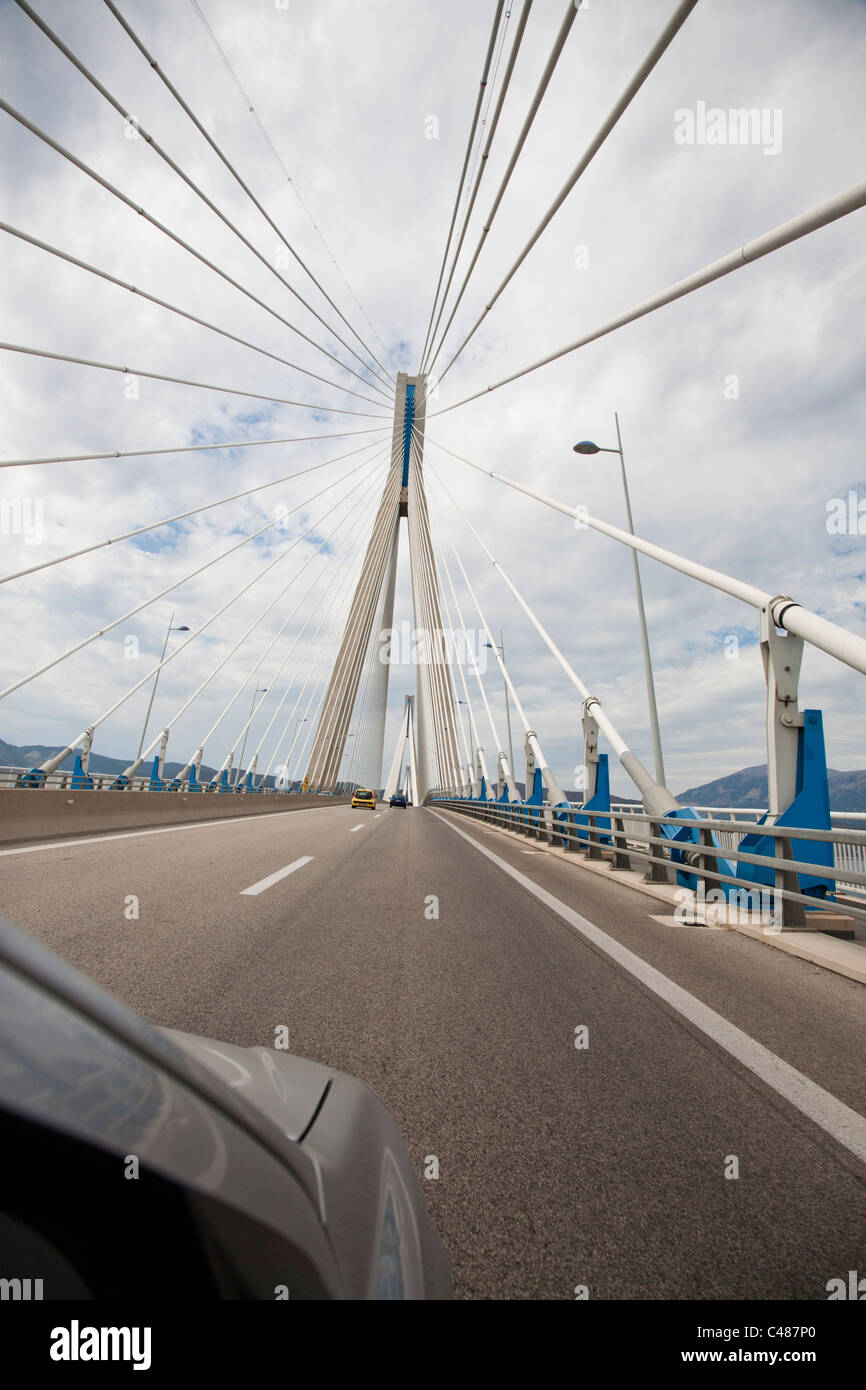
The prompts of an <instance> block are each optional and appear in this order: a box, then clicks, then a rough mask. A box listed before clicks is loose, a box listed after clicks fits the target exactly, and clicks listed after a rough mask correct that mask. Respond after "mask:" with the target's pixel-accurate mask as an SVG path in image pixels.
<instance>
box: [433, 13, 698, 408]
mask: <svg viewBox="0 0 866 1390" xmlns="http://www.w3.org/2000/svg"><path fill="white" fill-rule="evenodd" d="M697 3H698V0H680V4H679V5H678V6H677V8H676V10H675V11H674V13H673V15H672V16H671V18H670V19H669V20H668V23H667V24H666V25H665V27H664V29H663V30H662V32H661V34H660V35H659V37H658V38H657V39H656V41H655V43H654V44H653V46H652V48H651V49H650V51H649V53H648V54H647V56H646V57H645V58H644V60H643V62H642V63H641V65H640V67H639V68H638V69H637V72H636V73H635V74H634V76H633V77H632V79H631V81H630V82H629V83H628V85H627V86H626V88H625V91H624V92H623V93H622V95H621V96H620V98H619V100H618V101H617V103H616V105H615V106H614V107H613V110H612V111H611V112H610V113H609V115H608V117H607V119H606V120H605V121H604V123H603V124H602V125H601V126H600V128H599V129H598V131H597V132H596V134H595V136H594V137H593V139H592V140H591V141H590V143H589V144H588V145H587V147H586V149H585V150H584V153H583V155H582V157H581V159H580V161H579V163H578V164H577V165H576V166H575V168H574V169H573V170H572V172H571V173H570V174H569V176H568V178H567V179H566V181H565V183H564V184H563V186H562V188H561V189H560V190H559V192H558V193H557V195H556V197H555V198H554V200H553V202H552V203H551V205H550V207H549V208H548V209H547V212H546V213H545V214H544V217H543V218H542V219H541V221H540V222H539V224H538V226H537V227H536V229H535V231H534V232H533V233H532V236H531V237H530V238H529V241H528V242H527V243H526V245H525V246H524V248H523V250H522V251H521V253H520V255H519V256H518V257H517V260H516V261H515V262H514V264H513V265H512V266H511V269H510V270H509V271H508V273H507V274H506V276H505V278H504V279H503V280H502V282H501V284H500V285H499V288H498V289H497V290H496V291H495V293H494V294H493V296H492V298H491V299H490V300H489V301H488V302H487V304H486V305H485V307H484V311H483V313H482V314H481V315H480V316H479V318H478V319H477V320H476V322H475V323H474V324H473V326H472V328H471V329H470V330H469V332H468V334H467V335H466V337H465V338H464V339H463V342H462V343H461V344H460V346H459V347H458V349H457V351H456V352H455V354H454V356H453V357H452V358H451V360H450V362H449V363H448V365H447V367H445V368H444V370H443V372H442V374H441V376H440V378H439V380H440V381H443V380H444V378H445V377H446V376H447V374H448V372H450V370H451V368H452V367H453V366H454V363H455V362H456V361H457V358H458V357H459V356H460V354H461V352H462V351H463V349H464V348H465V347H466V345H467V343H469V342H470V341H471V339H472V338H473V337H474V336H475V334H476V332H477V331H478V329H479V328H480V327H481V325H482V323H483V322H484V320H485V318H486V317H487V315H488V314H489V313H490V310H491V309H492V308H493V306H494V304H495V303H496V301H497V300H498V299H499V296H500V295H501V294H502V292H503V290H504V289H505V288H506V286H507V285H509V284H510V283H511V280H512V279H513V278H514V275H515V274H516V272H517V271H518V269H519V268H520V266H521V265H522V264H523V262H524V261H525V260H526V257H527V256H528V255H529V253H530V251H531V250H532V248H533V246H534V245H535V243H536V242H537V241H538V239H539V237H540V236H541V234H542V232H543V231H544V230H545V229H546V228H547V227H548V226H549V224H550V223H551V222H552V220H553V218H554V217H555V215H556V213H557V212H558V211H559V209H560V208H561V207H562V204H563V203H564V202H565V200H566V198H567V197H568V195H569V194H570V193H571V191H572V189H573V188H574V186H575V184H576V183H577V181H578V179H579V178H580V177H581V175H582V174H583V173H584V171H585V170H586V169H587V168H588V167H589V165H590V163H591V162H592V160H593V159H594V157H595V156H596V155H597V154H598V151H599V150H600V149H601V147H602V145H603V144H604V142H605V140H606V139H607V137H608V136H609V135H610V133H611V131H612V130H613V129H614V127H615V126H616V124H617V122H618V121H619V119H620V117H621V116H622V115H623V113H624V112H625V111H626V110H627V109H628V107H629V106H630V105H631V103H632V101H633V100H634V98H635V97H636V96H637V94H638V92H639V91H640V89H641V87H642V86H643V84H644V82H646V80H647V78H648V77H649V75H650V73H651V72H652V71H653V68H655V66H656V64H657V63H658V62H659V60H660V58H662V56H663V55H664V53H665V52H666V51H667V49H668V48H669V47H670V45H671V43H672V42H673V40H674V39H675V38H676V36H677V34H678V33H679V31H680V29H681V28H682V26H683V25H684V24H685V22H686V20H687V19H688V17H689V15H690V14H691V12H692V10H693V9H694V8H695V6H696V5H697Z"/></svg>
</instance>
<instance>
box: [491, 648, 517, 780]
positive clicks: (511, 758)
mask: <svg viewBox="0 0 866 1390" xmlns="http://www.w3.org/2000/svg"><path fill="white" fill-rule="evenodd" d="M484 645H485V647H493V645H494V644H493V643H492V642H485V643H484ZM495 650H496V651H498V652H499V655H500V656H501V657H502V665H503V666H504V665H505V642H504V640H503V637H502V628H500V629H499V644H498V646H497V647H496V648H495ZM502 687H503V689H504V691H505V722H506V724H507V726H508V761H509V766H510V767H511V775H512V777H513V776H514V746H513V744H512V742H511V705H510V704H509V703H508V681H507V680H506V679H505V672H504V671H503V673H502Z"/></svg>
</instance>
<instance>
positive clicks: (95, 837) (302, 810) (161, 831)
mask: <svg viewBox="0 0 866 1390" xmlns="http://www.w3.org/2000/svg"><path fill="white" fill-rule="evenodd" d="M87 795H89V793H87ZM97 795H100V793H97ZM119 795H121V796H122V795H123V793H122V792H120V793H119ZM157 795H158V793H157ZM341 809H342V808H341V807H337V806H299V807H298V809H297V811H260V812H258V813H256V812H254V811H251V812H250V813H249V814H248V815H246V816H231V817H225V818H220V819H218V820H197V821H190V822H189V823H188V824H185V825H160V826H157V827H156V828H155V829H153V830H118V831H112V832H111V834H108V835H106V834H103V833H102V832H101V831H94V833H93V834H92V835H88V836H87V838H86V839H84V840H46V841H45V843H44V844H41V845H18V846H17V848H15V849H0V855H5V854H35V853H36V852H37V851H38V850H43V849H70V848H71V846H73V845H101V844H105V843H106V842H107V841H108V840H135V839H138V838H139V836H141V835H171V834H174V833H175V832H176V831H178V830H212V829H213V827H214V826H215V825H252V824H253V823H254V822H256V821H258V820H261V819H262V818H267V819H268V820H280V819H282V817H283V816H305V815H307V814H308V813H309V812H310V811H336V810H341Z"/></svg>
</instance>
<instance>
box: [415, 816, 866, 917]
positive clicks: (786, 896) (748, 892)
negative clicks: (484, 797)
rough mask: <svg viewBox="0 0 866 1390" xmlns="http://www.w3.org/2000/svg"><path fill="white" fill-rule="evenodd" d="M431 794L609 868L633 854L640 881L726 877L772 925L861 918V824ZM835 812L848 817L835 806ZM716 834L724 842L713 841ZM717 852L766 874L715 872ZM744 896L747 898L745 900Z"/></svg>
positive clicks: (864, 880)
mask: <svg viewBox="0 0 866 1390" xmlns="http://www.w3.org/2000/svg"><path fill="white" fill-rule="evenodd" d="M431 801H432V802H434V803H435V804H436V805H437V806H442V807H444V808H446V809H448V810H453V811H457V812H459V813H460V814H463V815H468V816H470V817H471V818H473V819H475V820H478V821H481V822H485V823H487V824H492V825H497V826H499V827H500V828H503V829H506V830H513V831H516V832H517V833H519V834H523V835H526V836H527V837H529V838H534V839H539V840H542V841H545V842H547V843H548V844H550V845H557V844H558V845H559V846H560V847H562V848H563V849H565V850H567V851H579V852H583V853H584V854H585V855H586V856H587V857H588V858H589V859H594V860H604V859H607V860H609V862H610V867H611V868H612V869H631V868H634V867H635V865H634V862H633V861H635V860H637V861H638V863H639V864H640V863H643V864H645V865H646V868H647V873H646V875H645V877H646V880H647V881H655V882H668V883H670V882H673V881H674V879H675V874H676V871H677V870H679V871H680V872H681V873H684V874H689V875H694V876H695V877H696V878H697V879H698V880H703V881H704V882H705V883H707V882H708V883H709V886H710V887H711V888H712V887H716V886H719V885H722V884H725V885H728V886H730V887H731V888H733V889H735V890H736V893H737V897H736V902H735V906H738V907H744V908H747V910H754V911H760V912H766V909H767V906H768V905H769V906H770V907H771V910H772V916H773V918H774V920H775V922H776V925H777V929H781V927H784V928H785V929H786V930H788V929H791V928H799V929H801V930H803V929H805V930H816V931H820V930H821V927H820V925H818V921H819V918H818V916H817V914H818V913H824V914H827V913H830V914H834V915H836V914H839V913H842V914H843V915H844V916H846V917H852V918H855V919H857V920H858V921H861V922H864V923H866V901H864V902H863V903H862V905H860V904H858V903H857V902H852V901H851V899H850V897H849V896H847V895H848V894H852V895H855V894H856V895H857V896H858V897H860V898H863V899H864V900H866V830H847V829H838V830H837V829H833V830H811V829H799V828H796V827H793V826H787V825H786V826H774V825H765V824H758V822H757V820H755V819H752V820H749V821H741V820H733V819H725V817H724V813H718V814H719V818H716V815H717V813H716V812H715V811H713V812H711V814H712V817H713V818H712V819H711V818H710V817H709V816H708V817H707V818H706V819H701V820H696V819H691V818H688V817H686V816H676V817H670V818H669V819H667V820H665V821H663V822H662V821H660V820H659V819H658V818H657V817H652V816H649V815H647V814H646V813H644V812H643V811H640V810H637V809H636V808H635V807H633V806H628V807H627V808H625V807H622V806H619V807H618V806H617V805H616V804H612V805H611V809H610V811H605V810H600V811H584V810H582V808H581V807H580V806H577V805H576V806H575V807H574V808H573V809H571V808H569V809H567V810H560V809H559V808H552V807H550V806H549V805H544V806H527V805H525V804H523V803H522V802H513V803H511V804H509V803H506V802H497V801H486V802H485V801H473V800H468V799H463V798H458V797H444V796H435V797H432V798H431ZM749 814H750V815H752V814H753V812H751V811H750V812H749ZM840 818H841V819H852V818H853V817H852V816H845V815H844V814H843V815H842V816H841V817H840ZM662 825H665V826H666V827H667V828H668V829H670V828H671V827H673V826H676V827H677V828H681V827H687V828H689V829H695V830H697V831H698V833H699V836H700V843H694V842H692V841H674V840H672V839H671V838H670V837H669V836H667V835H663V834H662V833H661V827H662ZM744 835H759V836H761V837H766V838H768V839H772V840H773V842H774V845H775V847H776V854H775V855H759V854H753V853H751V852H750V851H748V850H742V849H740V843H741V840H742V838H743V836H744ZM722 836H724V837H725V838H726V840H727V841H728V843H725V844H722V843H721V837H722ZM795 840H796V841H804V840H805V841H818V842H823V843H828V842H829V843H830V844H832V846H833V857H834V864H833V867H832V868H831V867H830V866H829V865H824V864H815V863H812V862H809V861H807V860H801V859H795V858H794V857H793V853H792V849H791V844H792V841H795ZM672 850H673V851H675V852H678V853H679V854H680V855H681V859H682V862H679V863H677V862H674V861H673V860H672V859H671V851H672ZM719 859H731V860H734V861H736V863H737V864H750V865H755V866H758V867H761V868H764V869H765V870H769V871H771V873H772V875H773V880H772V882H771V883H770V884H766V883H761V882H754V881H752V880H748V879H742V878H737V877H736V876H735V875H732V874H730V873H725V872H720V871H719V867H718V860H719ZM799 874H803V875H808V876H809V877H816V878H827V879H831V880H832V881H833V882H834V883H835V885H836V891H837V892H838V891H839V890H840V889H841V890H844V891H845V893H846V900H845V902H844V903H840V902H839V901H837V900H836V899H835V898H829V899H827V898H822V897H817V896H813V895H811V894H808V893H802V892H800V891H799V882H798V875H799ZM732 896H733V895H732ZM749 904H754V906H753V907H751V908H748V905H749ZM806 908H809V909H811V910H812V914H813V921H811V922H808V923H807V920H806V916H805V909H806Z"/></svg>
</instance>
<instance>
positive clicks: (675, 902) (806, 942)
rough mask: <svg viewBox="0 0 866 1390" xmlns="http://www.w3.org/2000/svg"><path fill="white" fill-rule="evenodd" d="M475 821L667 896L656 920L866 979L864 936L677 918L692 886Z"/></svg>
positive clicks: (522, 844)
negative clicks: (734, 935)
mask: <svg viewBox="0 0 866 1390" xmlns="http://www.w3.org/2000/svg"><path fill="white" fill-rule="evenodd" d="M430 809H431V810H432V809H435V810H436V811H437V812H438V814H440V815H442V814H446V815H451V816H453V817H454V819H455V820H456V821H458V822H459V823H460V824H461V825H465V822H466V821H467V820H468V819H469V818H468V817H466V816H463V815H461V814H460V812H459V811H450V810H448V811H446V810H445V808H444V807H438V806H437V807H435V808H433V807H431V808H430ZM472 823H473V824H475V825H476V826H477V827H478V828H479V829H481V830H484V831H489V832H491V833H493V834H496V835H501V836H503V837H505V838H507V839H510V840H513V841H514V842H515V843H516V844H519V845H520V847H521V849H524V850H525V849H527V848H528V847H530V846H531V849H532V852H534V853H537V854H544V855H548V856H550V857H551V858H553V859H558V860H561V861H562V862H563V863H565V864H569V865H570V866H571V867H572V868H574V869H581V870H583V871H584V872H586V873H590V874H595V875H597V876H601V877H602V878H604V879H605V881H606V882H608V883H610V882H614V883H618V884H621V885H622V887H624V888H633V889H634V890H635V892H637V893H642V894H643V896H644V897H647V898H656V899H658V900H659V901H661V902H664V903H665V904H666V906H667V907H668V909H669V913H651V914H650V916H652V917H653V919H654V921H656V922H658V923H660V924H661V925H664V924H667V925H670V926H672V927H684V926H685V927H688V926H693V927H696V928H698V929H700V928H704V929H716V930H722V931H735V932H739V933H740V935H742V936H747V937H749V938H750V939H751V940H752V941H760V942H762V943H763V944H764V945H766V946H775V947H776V949H777V950H780V951H785V952H787V953H788V954H789V955H792V956H797V957H799V959H801V960H805V961H808V962H809V963H810V964H812V965H819V966H821V967H823V969H825V970H832V971H833V972H834V973H835V974H837V975H844V976H845V977H846V978H847V979H849V980H855V981H856V982H857V983H858V984H866V943H864V942H861V941H840V940H836V939H834V938H833V937H832V936H824V935H822V934H821V933H820V932H818V933H815V934H812V933H808V934H807V933H803V932H796V931H779V930H778V929H775V928H774V929H772V930H770V929H768V928H766V927H764V926H762V925H760V924H758V923H752V922H738V921H729V920H723V919H721V918H720V917H719V916H718V915H716V916H713V914H712V913H707V914H706V918H707V920H704V919H702V918H701V917H700V915H698V917H697V920H694V921H691V922H690V921H683V920H677V918H676V917H675V916H674V912H675V911H676V910H677V909H678V908H679V907H680V905H681V903H682V901H683V899H682V894H683V892H687V891H688V890H683V889H678V888H677V887H676V885H675V884H673V883H647V882H645V880H644V876H643V874H642V873H641V872H639V871H638V870H636V869H615V868H613V867H612V866H611V865H610V864H609V863H607V862H605V861H603V862H601V863H599V862H598V861H597V860H595V861H594V860H591V859H589V858H587V857H586V856H585V855H582V854H579V853H577V854H576V853H574V851H568V850H564V849H561V848H560V847H559V846H558V845H547V844H545V843H544V842H543V841H541V840H527V838H526V836H525V835H521V834H519V833H518V832H517V831H516V830H508V829H506V828H505V827H504V826H500V825H491V824H487V823H485V822H483V821H473V822H472ZM678 894H679V895H680V896H678ZM693 915H694V914H693Z"/></svg>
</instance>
